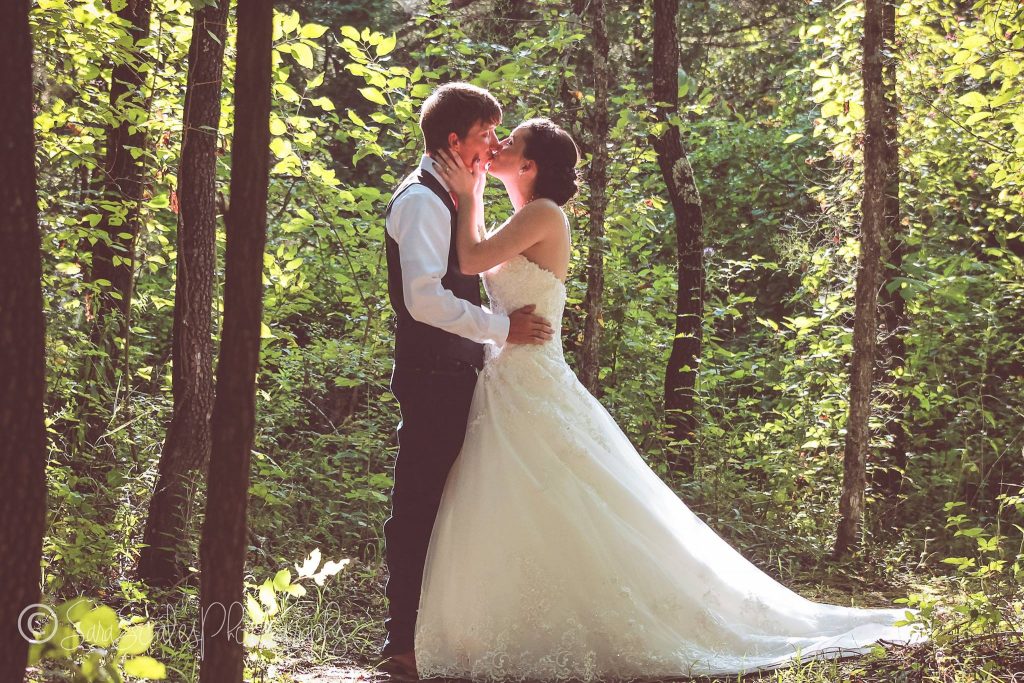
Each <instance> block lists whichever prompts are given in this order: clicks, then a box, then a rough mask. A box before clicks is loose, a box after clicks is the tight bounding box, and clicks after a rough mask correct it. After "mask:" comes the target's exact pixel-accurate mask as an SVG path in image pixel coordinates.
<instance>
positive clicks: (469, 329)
mask: <svg viewBox="0 0 1024 683" xmlns="http://www.w3.org/2000/svg"><path fill="white" fill-rule="evenodd" d="M387 231H388V234H389V235H391V238H392V239H394V240H395V242H397V243H398V254H399V260H400V262H401V264H402V290H403V294H404V295H405V306H406V308H407V309H409V314H410V315H411V316H412V317H413V318H414V319H416V320H418V321H419V322H422V323H426V324H427V325H432V326H433V327H439V328H441V329H442V330H444V331H446V332H451V333H452V334H457V335H459V336H460V337H465V338H467V339H471V340H473V341H475V342H477V343H480V344H498V345H502V344H504V343H505V340H506V339H507V338H508V331H509V319H508V316H504V315H498V314H495V313H490V312H488V311H485V310H484V309H482V308H481V307H479V306H474V305H473V304H471V303H470V302H468V301H466V300H465V299H460V298H458V297H457V296H455V295H454V294H452V293H451V292H450V291H449V290H447V289H445V288H444V286H443V285H442V284H441V278H443V277H444V275H445V273H446V272H447V271H448V250H449V248H450V247H451V215H450V214H449V213H448V209H447V207H446V206H445V205H444V202H442V201H441V200H440V199H439V198H438V197H437V195H435V194H434V193H433V192H431V190H430V189H429V188H427V187H424V186H422V185H413V186H412V187H410V188H409V189H407V190H406V191H405V192H404V193H402V195H401V196H400V197H399V198H398V199H396V200H395V203H394V204H393V205H392V206H391V213H390V215H389V216H388V219H387Z"/></svg>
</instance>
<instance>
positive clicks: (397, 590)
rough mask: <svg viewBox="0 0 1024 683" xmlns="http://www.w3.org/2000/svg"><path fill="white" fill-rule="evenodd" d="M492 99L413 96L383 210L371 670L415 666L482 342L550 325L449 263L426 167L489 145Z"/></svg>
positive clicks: (442, 211) (436, 181) (450, 226)
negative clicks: (384, 403) (506, 306)
mask: <svg viewBox="0 0 1024 683" xmlns="http://www.w3.org/2000/svg"><path fill="white" fill-rule="evenodd" d="M499 123H501V105H499V104H498V102H497V100H495V99H494V97H493V96H492V95H491V94H490V93H489V92H487V91H486V90H484V89H482V88H478V87H476V86H473V85H470V84H468V83H447V84H445V85H442V86H440V87H439V88H437V90H435V91H434V92H433V93H432V94H431V95H430V97H428V98H427V99H426V100H425V101H424V102H423V108H422V109H421V111H420V130H421V131H422V132H423V142H424V146H425V148H426V154H425V155H424V156H423V157H422V158H421V160H420V165H419V167H418V168H417V169H416V170H414V171H413V172H412V173H411V174H410V175H409V176H408V177H406V179H405V180H403V181H402V183H401V184H400V185H399V186H398V188H397V189H396V190H395V193H394V195H393V196H392V198H391V201H390V202H389V203H388V206H387V212H386V214H385V215H386V233H385V242H386V244H387V264H388V293H389V295H390V298H391V305H392V307H393V308H394V310H395V317H396V318H397V329H396V331H395V367H394V372H393V374H392V377H391V390H392V391H393V392H394V394H395V397H396V398H397V399H398V404H399V407H400V408H401V413H402V421H401V423H400V424H399V426H398V448H399V450H398V459H397V460H396V462H395V484H394V488H393V489H392V492H391V517H390V518H389V519H388V520H387V522H385V524H384V541H385V547H386V550H385V557H386V560H387V564H388V571H389V578H388V582H387V587H386V589H385V593H386V595H387V598H388V604H389V608H388V609H389V616H388V619H387V621H385V623H384V626H385V628H386V629H387V639H386V641H385V643H384V647H383V649H382V650H381V654H382V656H383V657H384V661H383V662H382V664H381V668H382V669H384V670H385V671H388V672H389V673H391V674H392V675H394V676H395V677H397V678H411V679H415V678H417V676H416V660H415V656H414V654H413V638H414V633H415V627H416V611H417V609H418V607H419V599H420V585H421V583H422V579H423V564H424V561H425V559H426V553H427V545H428V543H429V541H430V534H431V530H432V529H433V526H434V518H435V516H436V515H437V509H438V505H439V504H440V502H441V493H442V491H443V490H444V484H445V479H447V477H448V471H449V470H450V469H451V466H452V464H453V463H454V462H455V459H456V457H457V456H458V454H459V451H460V449H461V448H462V442H463V439H464V438H465V435H466V419H467V415H468V414H469V405H470V401H471V400H472V398H473V389H474V387H475V386H476V378H477V372H478V371H479V370H480V368H481V367H482V366H483V358H484V347H483V345H484V344H497V345H501V344H505V343H510V344H542V343H544V342H545V341H547V340H549V339H551V337H552V334H553V330H552V328H551V326H550V325H549V324H548V323H547V322H546V321H545V320H544V319H543V318H540V317H537V316H535V315H533V314H532V311H533V308H534V307H533V306H527V307H525V308H522V309H519V310H518V311H515V312H513V313H512V314H511V315H508V316H506V315H497V314H494V313H491V312H490V311H488V310H486V309H484V308H482V307H481V305H480V279H479V277H478V276H476V275H465V274H463V273H462V271H461V270H460V268H459V256H458V253H457V251H456V249H455V234H456V225H457V221H456V215H457V214H456V211H457V206H456V204H455V197H454V196H453V195H452V194H451V193H450V191H449V188H448V186H447V185H446V184H445V182H444V181H443V180H441V179H440V177H439V175H438V174H437V172H436V170H435V169H434V164H435V161H434V159H433V157H434V155H435V153H436V152H437V151H439V150H442V149H448V150H449V151H451V152H452V153H453V154H457V155H458V156H459V157H461V159H462V161H463V163H465V164H466V166H467V167H470V168H472V166H473V163H474V162H477V161H479V162H480V163H481V166H483V165H486V164H487V163H488V162H490V160H491V159H492V158H493V157H494V155H495V154H497V153H498V152H499V149H500V146H499V145H498V139H497V137H496V136H495V134H494V128H495V126H496V125H497V124H499Z"/></svg>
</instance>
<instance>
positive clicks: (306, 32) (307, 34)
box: [299, 24, 327, 40]
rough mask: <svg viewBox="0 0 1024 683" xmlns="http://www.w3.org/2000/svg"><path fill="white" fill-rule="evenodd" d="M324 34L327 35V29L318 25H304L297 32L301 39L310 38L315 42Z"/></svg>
mask: <svg viewBox="0 0 1024 683" xmlns="http://www.w3.org/2000/svg"><path fill="white" fill-rule="evenodd" d="M325 33H327V27H326V26H321V25H320V24H306V25H305V26H303V27H302V30H301V31H299V35H300V36H302V37H303V38H311V39H313V40H316V39H317V38H319V37H320V36H322V35H323V34H325Z"/></svg>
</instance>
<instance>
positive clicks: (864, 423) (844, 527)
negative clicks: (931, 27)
mask: <svg viewBox="0 0 1024 683" xmlns="http://www.w3.org/2000/svg"><path fill="white" fill-rule="evenodd" d="M883 3H884V0H866V2H865V5H864V42H863V51H864V61H863V69H862V74H863V76H862V77H863V80H864V127H865V131H864V198H863V202H862V205H861V210H862V212H863V217H862V219H861V232H860V258H859V261H858V266H857V294H856V309H855V312H854V322H853V357H852V359H851V363H850V414H849V418H848V419H847V423H846V447H845V451H844V454H843V494H842V497H841V499H840V501H839V515H840V519H839V529H838V533H837V535H836V543H835V553H836V555H845V554H847V553H849V552H850V551H851V550H852V549H853V548H854V547H856V546H857V545H859V538H860V528H861V523H862V521H863V519H864V499H865V493H866V491H865V489H866V487H867V479H866V469H865V467H866V462H867V456H868V451H869V449H870V448H871V428H870V425H869V420H870V417H871V391H872V388H873V382H874V366H875V346H876V344H875V342H876V337H877V335H878V329H877V326H876V315H877V312H876V306H877V302H878V274H879V261H880V256H881V238H882V234H883V232H884V231H885V227H886V223H885V221H886V206H887V205H886V190H887V189H888V184H889V171H888V163H889V157H890V154H889V151H888V149H887V145H886V128H885V110H886V104H885V99H884V98H885V92H884V85H883V83H882V70H883V60H884V59H885V56H884V54H883V51H884V50H885V49H886V45H885V40H884V33H883V19H882V17H883V14H884V10H883Z"/></svg>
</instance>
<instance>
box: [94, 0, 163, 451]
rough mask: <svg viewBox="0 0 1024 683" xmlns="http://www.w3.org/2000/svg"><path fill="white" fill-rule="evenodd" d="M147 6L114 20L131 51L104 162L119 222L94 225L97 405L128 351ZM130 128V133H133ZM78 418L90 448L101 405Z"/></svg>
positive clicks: (146, 1) (115, 86)
mask: <svg viewBox="0 0 1024 683" xmlns="http://www.w3.org/2000/svg"><path fill="white" fill-rule="evenodd" d="M151 13H152V12H151V6H150V0H126V3H125V5H124V6H123V7H122V8H121V9H119V10H118V11H117V16H118V17H120V18H121V19H123V20H125V21H127V22H128V23H129V24H130V26H129V29H128V35H129V37H130V38H131V40H132V43H133V45H134V46H135V50H134V51H133V53H132V57H131V59H130V60H129V61H126V62H123V63H120V64H115V65H114V67H113V68H112V69H111V73H110V107H111V109H112V110H113V112H115V113H117V116H118V121H117V122H116V123H114V124H111V125H110V126H109V127H108V128H107V149H106V156H105V158H104V162H103V177H104V183H103V192H102V195H103V199H104V200H105V201H107V202H113V203H116V204H119V205H120V206H121V207H122V210H123V213H124V215H123V220H122V217H120V216H117V215H115V214H114V213H113V212H111V211H109V210H107V209H104V210H102V211H101V212H100V213H101V216H102V218H101V220H100V222H99V224H98V225H97V230H98V231H99V233H100V235H99V239H97V241H96V244H94V245H93V247H92V267H91V268H90V269H89V277H90V280H91V281H92V282H99V281H101V280H103V281H105V284H104V285H103V286H102V287H101V288H100V294H99V296H98V297H97V298H96V299H95V300H94V301H93V314H94V315H93V324H92V328H91V330H90V335H89V337H90V341H91V342H92V343H93V344H94V345H95V346H96V347H97V348H99V349H101V350H102V352H103V353H102V355H101V356H98V357H96V358H94V359H90V360H89V361H88V364H87V366H86V368H85V375H84V376H83V378H82V382H83V384H84V385H85V386H91V387H95V389H94V391H95V392H97V393H99V394H100V396H101V397H100V399H99V401H97V403H100V404H102V403H103V402H104V401H105V396H104V394H105V393H106V388H108V387H112V386H113V384H114V378H115V374H116V373H115V368H116V367H117V363H118V359H119V356H120V353H127V352H128V349H127V348H124V349H120V348H119V347H118V344H117V338H118V337H120V338H122V339H124V340H125V344H126V346H127V334H128V311H129V308H130V307H131V292H132V278H133V277H134V273H135V267H134V262H135V254H134V251H135V236H136V235H137V234H138V231H139V215H138V211H139V206H140V204H141V202H142V188H143V182H142V173H143V165H144V163H145V162H144V160H143V157H141V156H140V157H139V158H137V159H136V158H134V157H133V156H132V154H131V149H133V148H134V149H142V148H143V147H145V144H146V135H145V133H144V132H143V129H142V127H141V126H140V125H138V124H137V123H133V122H132V121H131V120H130V118H131V115H132V113H134V114H136V115H137V114H138V112H140V111H141V112H145V111H146V106H147V102H148V99H147V98H146V97H145V93H144V92H143V88H142V86H143V84H144V83H145V80H146V72H145V71H144V70H143V69H142V68H141V67H142V66H143V63H144V61H145V59H146V56H145V54H144V52H143V51H142V49H141V48H139V47H138V44H139V41H141V40H144V39H146V38H148V37H149V25H150V15H151ZM133 128H134V130H132V129H133ZM86 408H87V412H86V413H85V414H84V415H82V420H83V422H85V424H86V434H85V440H86V442H87V443H89V444H93V445H95V443H96V442H97V441H98V440H99V437H100V435H101V434H102V432H103V430H104V429H105V427H106V419H105V414H104V410H103V409H102V405H100V406H95V405H94V406H86Z"/></svg>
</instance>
